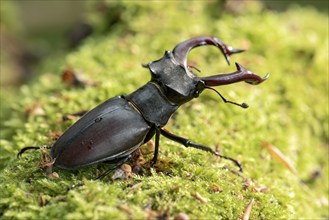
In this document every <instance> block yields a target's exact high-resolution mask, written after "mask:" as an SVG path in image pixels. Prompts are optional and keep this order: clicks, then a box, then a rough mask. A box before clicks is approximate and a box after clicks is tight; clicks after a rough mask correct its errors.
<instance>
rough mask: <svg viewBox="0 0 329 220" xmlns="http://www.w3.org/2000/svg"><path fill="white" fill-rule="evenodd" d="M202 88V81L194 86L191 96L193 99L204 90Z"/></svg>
mask: <svg viewBox="0 0 329 220" xmlns="http://www.w3.org/2000/svg"><path fill="white" fill-rule="evenodd" d="M204 87H205V85H204V82H203V81H198V83H197V84H196V86H195V91H194V94H193V96H194V97H195V98H197V97H199V95H200V94H201V92H202V91H203V90H204Z"/></svg>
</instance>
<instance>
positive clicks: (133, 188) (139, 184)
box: [128, 182, 143, 194]
mask: <svg viewBox="0 0 329 220" xmlns="http://www.w3.org/2000/svg"><path fill="white" fill-rule="evenodd" d="M142 185H143V183H142V182H140V183H137V184H135V185H133V186H132V187H131V189H130V191H129V192H128V194H133V193H134V192H136V190H137V189H139V188H140V187H141V186H142Z"/></svg>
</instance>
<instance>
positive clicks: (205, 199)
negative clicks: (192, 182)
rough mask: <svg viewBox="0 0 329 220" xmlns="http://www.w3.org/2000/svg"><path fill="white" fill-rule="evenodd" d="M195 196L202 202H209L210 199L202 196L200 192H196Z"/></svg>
mask: <svg viewBox="0 0 329 220" xmlns="http://www.w3.org/2000/svg"><path fill="white" fill-rule="evenodd" d="M195 198H196V199H197V200H199V201H200V202H201V203H207V202H208V199H207V198H205V197H203V196H201V195H200V193H198V192H196V193H195Z"/></svg>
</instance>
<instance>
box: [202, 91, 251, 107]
mask: <svg viewBox="0 0 329 220" xmlns="http://www.w3.org/2000/svg"><path fill="white" fill-rule="evenodd" d="M205 88H206V89H210V90H212V91H215V92H216V93H217V94H218V95H219V96H220V97H221V98H222V99H223V101H224V102H225V103H230V104H233V105H237V106H240V107H241V108H248V107H249V106H248V104H246V103H244V102H243V103H242V104H239V103H236V102H232V101H229V100H227V99H225V98H224V96H222V94H220V93H219V92H218V91H217V90H216V89H214V88H211V87H208V86H205Z"/></svg>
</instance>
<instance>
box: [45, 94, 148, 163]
mask: <svg viewBox="0 0 329 220" xmlns="http://www.w3.org/2000/svg"><path fill="white" fill-rule="evenodd" d="M149 130H150V126H149V125H148V124H147V123H146V122H145V120H144V119H143V117H142V116H141V115H140V114H139V113H138V112H137V111H136V110H134V109H133V108H132V107H131V106H130V105H129V104H128V102H127V101H126V100H124V99H122V98H120V97H115V98H112V99H109V100H107V101H106V102H104V103H102V104H100V105H99V106H97V107H96V108H94V109H93V110H91V111H90V112H88V113H87V114H85V115H84V116H83V117H82V118H81V119H80V120H78V121H77V122H76V123H75V124H74V125H72V126H71V127H70V128H69V129H68V130H67V131H66V132H65V133H64V134H63V135H62V136H61V137H60V138H59V139H58V140H57V142H56V143H55V144H54V146H53V148H52V150H51V156H52V157H53V158H55V159H56V160H55V166H57V167H60V168H64V169H79V168H81V167H84V166H88V165H92V164H96V163H99V162H102V161H111V160H114V159H117V158H121V157H125V156H127V155H129V154H130V153H132V152H133V151H134V150H135V149H136V148H138V147H139V146H140V145H141V144H143V143H144V139H145V136H146V135H147V133H148V132H149Z"/></svg>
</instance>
